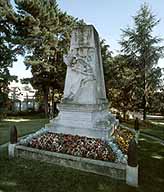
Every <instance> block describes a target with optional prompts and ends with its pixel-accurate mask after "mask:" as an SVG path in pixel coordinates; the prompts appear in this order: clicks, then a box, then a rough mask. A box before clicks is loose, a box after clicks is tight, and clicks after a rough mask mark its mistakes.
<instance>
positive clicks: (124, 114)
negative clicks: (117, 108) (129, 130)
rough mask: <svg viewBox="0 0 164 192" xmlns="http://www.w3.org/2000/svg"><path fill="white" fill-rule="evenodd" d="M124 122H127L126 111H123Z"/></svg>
mask: <svg viewBox="0 0 164 192" xmlns="http://www.w3.org/2000/svg"><path fill="white" fill-rule="evenodd" d="M123 120H124V121H125V120H126V111H125V110H124V111H123Z"/></svg>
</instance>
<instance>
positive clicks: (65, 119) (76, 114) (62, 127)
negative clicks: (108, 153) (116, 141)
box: [46, 104, 118, 140]
mask: <svg viewBox="0 0 164 192" xmlns="http://www.w3.org/2000/svg"><path fill="white" fill-rule="evenodd" d="M58 109H59V111H60V113H59V115H58V116H57V117H56V118H55V119H53V120H51V122H50V124H48V125H46V128H48V129H49V131H50V132H55V133H63V134H71V135H80V136H87V137H92V138H100V139H105V140H107V139H108V138H109V137H110V134H111V132H112V129H113V128H114V126H116V125H117V124H118V122H117V121H116V119H115V118H114V117H113V116H112V115H111V113H109V112H108V111H107V105H106V104H104V105H103V104H101V105H98V104H97V105H79V104H59V105H58Z"/></svg>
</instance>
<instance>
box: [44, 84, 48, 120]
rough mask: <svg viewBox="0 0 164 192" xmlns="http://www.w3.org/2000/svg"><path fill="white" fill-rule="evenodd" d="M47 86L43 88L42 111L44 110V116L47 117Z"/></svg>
mask: <svg viewBox="0 0 164 192" xmlns="http://www.w3.org/2000/svg"><path fill="white" fill-rule="evenodd" d="M48 91H49V89H48V87H46V88H45V89H44V112H45V117H48V108H49V107H48Z"/></svg>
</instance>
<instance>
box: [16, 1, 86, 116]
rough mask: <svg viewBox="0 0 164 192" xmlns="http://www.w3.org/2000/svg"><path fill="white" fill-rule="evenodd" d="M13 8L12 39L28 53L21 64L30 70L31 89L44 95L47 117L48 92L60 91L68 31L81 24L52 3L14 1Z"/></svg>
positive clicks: (61, 89)
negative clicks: (15, 6) (13, 36)
mask: <svg viewBox="0 0 164 192" xmlns="http://www.w3.org/2000/svg"><path fill="white" fill-rule="evenodd" d="M16 4H17V9H18V10H17V11H18V14H17V17H18V20H17V22H16V24H15V28H16V32H17V33H16V36H17V37H18V38H19V39H21V44H22V45H24V47H25V49H26V50H27V51H28V52H27V55H26V57H25V64H26V66H27V68H28V67H31V72H32V74H33V77H32V79H31V83H32V85H33V86H34V88H36V89H38V91H39V92H40V93H42V94H43V95H44V100H45V113H46V114H47V113H48V99H49V92H50V90H52V92H54V90H58V91H59V92H62V91H63V86H64V78H65V72H66V66H65V64H64V63H63V54H65V53H66V52H67V51H68V48H69V42H70V34H71V31H72V28H73V27H74V26H75V25H77V24H82V23H83V22H82V21H79V22H77V19H75V18H74V17H72V16H70V15H67V13H63V12H62V11H61V10H60V9H59V8H58V5H57V2H56V1H55V0H54V1H52V0H16Z"/></svg>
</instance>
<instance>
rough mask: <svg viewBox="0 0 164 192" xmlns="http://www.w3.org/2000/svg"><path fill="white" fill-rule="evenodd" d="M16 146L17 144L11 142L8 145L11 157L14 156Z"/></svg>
mask: <svg viewBox="0 0 164 192" xmlns="http://www.w3.org/2000/svg"><path fill="white" fill-rule="evenodd" d="M15 146H16V144H11V143H9V145H8V155H9V158H14V150H15Z"/></svg>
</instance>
